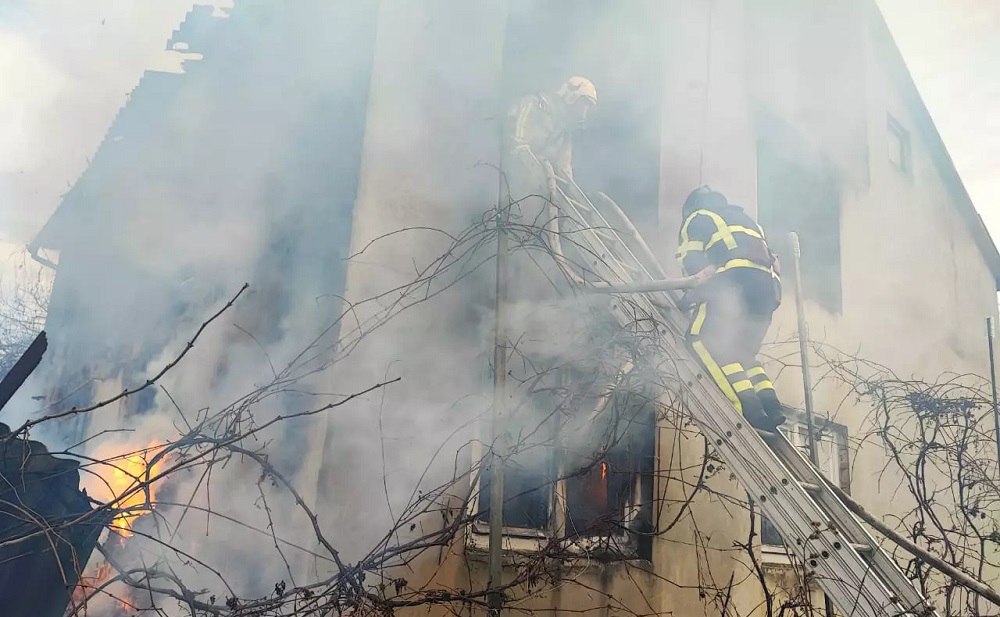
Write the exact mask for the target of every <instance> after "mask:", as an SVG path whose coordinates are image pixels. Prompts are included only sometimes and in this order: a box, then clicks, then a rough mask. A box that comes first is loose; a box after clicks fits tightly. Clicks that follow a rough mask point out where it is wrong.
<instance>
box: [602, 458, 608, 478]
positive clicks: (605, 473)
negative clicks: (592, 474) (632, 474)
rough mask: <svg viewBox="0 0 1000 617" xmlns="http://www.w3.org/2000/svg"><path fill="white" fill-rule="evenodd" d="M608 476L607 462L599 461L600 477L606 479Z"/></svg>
mask: <svg viewBox="0 0 1000 617" xmlns="http://www.w3.org/2000/svg"><path fill="white" fill-rule="evenodd" d="M607 478H608V462H607V461H601V479H602V480H607Z"/></svg>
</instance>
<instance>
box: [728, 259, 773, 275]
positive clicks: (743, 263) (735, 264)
mask: <svg viewBox="0 0 1000 617" xmlns="http://www.w3.org/2000/svg"><path fill="white" fill-rule="evenodd" d="M733 268H754V269H756V270H762V271H764V272H767V273H769V274H774V273H773V272H772V271H771V268H769V267H768V266H762V265H760V264H759V263H756V262H753V261H750V260H749V259H730V260H729V261H727V262H726V263H725V265H724V266H722V267H721V268H719V269H718V270H716V271H715V273H716V274H718V273H720V272H725V271H726V270H732V269H733Z"/></svg>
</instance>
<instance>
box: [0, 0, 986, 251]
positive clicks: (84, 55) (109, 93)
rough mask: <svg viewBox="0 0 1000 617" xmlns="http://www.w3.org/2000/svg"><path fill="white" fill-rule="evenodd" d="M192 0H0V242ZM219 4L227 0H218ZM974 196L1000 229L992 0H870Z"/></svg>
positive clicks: (55, 184) (118, 101)
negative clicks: (875, 3) (878, 9)
mask: <svg viewBox="0 0 1000 617" xmlns="http://www.w3.org/2000/svg"><path fill="white" fill-rule="evenodd" d="M192 4H193V2H192V0H87V1H86V2H80V1H79V0H4V1H3V3H0V75H2V76H3V77H2V85H0V143H2V144H3V148H0V252H3V249H4V246H5V245H6V246H7V247H8V248H10V247H11V246H13V247H15V248H16V247H17V246H23V244H24V243H26V242H27V241H28V240H30V239H31V238H32V237H33V236H34V235H35V234H36V233H37V232H38V230H39V229H40V228H41V226H42V225H43V224H44V223H45V221H46V220H47V219H48V217H49V216H50V215H51V214H52V212H53V211H54V210H55V208H56V207H57V206H58V204H59V198H60V196H61V195H62V194H63V193H64V192H65V191H66V190H68V189H69V187H70V186H71V185H72V184H73V182H74V181H75V179H76V178H77V177H79V175H80V174H81V173H82V172H83V170H84V169H85V168H86V166H87V161H88V157H90V156H92V155H93V153H94V152H95V151H96V149H97V147H98V145H99V144H100V140H101V138H102V137H103V135H104V133H105V131H106V130H107V128H108V126H109V125H110V123H111V122H112V120H113V119H114V115H115V113H116V112H117V110H118V109H119V108H120V107H121V106H122V105H123V104H124V103H125V101H126V95H127V93H128V92H129V91H130V90H131V89H132V88H133V87H134V86H135V85H136V83H137V82H138V80H139V77H140V76H141V75H142V72H143V71H144V70H146V69H160V70H180V68H179V67H180V60H182V59H183V57H184V55H185V54H183V53H182V52H178V51H168V50H166V49H165V45H164V43H165V41H166V40H167V38H169V36H170V33H171V31H172V30H173V29H174V28H176V27H177V26H178V24H179V23H180V22H181V21H182V20H183V18H184V15H185V13H186V12H187V11H188V10H189V9H190V8H191V6H192ZM214 4H216V5H217V6H228V5H230V4H231V1H228V2H227V1H226V0H218V1H216V2H214ZM878 4H879V6H880V7H881V9H882V11H883V13H884V14H885V16H886V19H887V21H888V22H889V26H890V28H891V30H892V32H893V35H894V37H895V38H896V41H897V44H898V45H899V47H900V49H901V50H902V53H903V56H904V58H905V59H906V61H907V65H908V66H909V68H910V71H911V73H912V74H913V76H914V79H915V81H916V83H917V87H918V88H919V90H920V92H921V94H922V96H923V98H924V101H925V103H926V104H927V107H928V108H929V110H930V112H931V115H932V116H933V118H934V121H935V123H936V125H937V127H938V130H939V131H940V133H941V135H942V137H943V138H944V141H945V143H946V144H947V146H948V149H949V152H950V153H951V156H952V158H953V160H954V161H955V164H956V166H957V168H958V170H959V173H960V174H961V176H962V178H963V180H964V182H965V185H966V187H967V188H968V190H969V193H970V195H971V196H972V199H973V201H974V203H976V205H977V207H978V209H979V211H980V213H981V214H982V216H983V219H984V220H985V221H986V224H987V227H988V228H989V229H990V231H991V233H992V235H993V237H994V238H1000V174H997V173H995V172H994V171H993V170H994V169H995V168H996V167H997V166H998V165H1000V71H997V70H996V69H995V66H996V65H997V63H998V61H1000V36H998V34H1000V0H878Z"/></svg>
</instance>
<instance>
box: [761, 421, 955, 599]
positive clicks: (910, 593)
mask: <svg viewBox="0 0 1000 617" xmlns="http://www.w3.org/2000/svg"><path fill="white" fill-rule="evenodd" d="M765 441H766V442H767V444H768V445H769V446H771V449H772V450H773V451H774V452H775V454H777V455H778V458H779V459H781V460H782V462H784V463H785V465H786V466H787V467H788V468H789V469H790V470H791V471H792V473H794V474H795V476H796V477H798V479H799V480H800V481H801V482H805V483H808V484H811V485H813V486H818V487H819V488H820V490H819V491H817V492H815V493H814V499H815V500H816V502H817V503H818V504H819V506H820V507H821V508H822V509H823V511H824V512H825V513H826V514H827V516H829V517H830V520H831V521H832V522H833V523H834V524H835V525H837V527H838V528H839V529H840V531H841V533H842V534H844V536H845V537H846V538H847V539H848V540H849V541H850V542H851V543H852V544H854V545H864V546H868V547H871V553H870V555H871V557H870V558H868V559H867V561H868V563H870V564H871V565H872V568H874V569H875V571H876V572H878V574H879V576H880V577H881V578H882V580H883V581H884V582H885V583H886V584H887V585H889V587H890V588H891V589H892V590H893V591H895V592H896V593H897V594H898V596H899V598H900V602H901V603H902V604H903V605H904V606H908V607H910V608H912V609H916V608H918V607H921V608H924V609H926V610H927V611H928V614H930V615H937V613H936V612H932V611H933V609H932V607H931V605H930V603H929V601H928V600H927V599H926V598H924V597H923V595H922V594H921V593H920V592H919V591H918V590H917V588H916V587H914V586H913V583H912V582H911V581H910V580H909V579H908V578H906V575H905V574H904V573H903V571H902V569H901V568H900V567H899V564H897V563H896V561H895V560H894V559H892V557H891V556H890V555H889V554H888V553H887V552H886V551H885V550H884V549H882V548H881V546H879V544H878V542H877V541H876V540H875V538H874V536H872V535H871V534H870V533H869V532H868V530H866V529H865V527H864V526H863V525H862V524H861V521H860V520H858V518H857V517H856V516H855V515H854V513H853V512H851V511H850V510H849V509H848V508H847V506H846V505H845V504H844V502H843V501H841V500H840V498H838V497H837V495H836V494H835V493H834V492H833V491H832V490H831V489H830V487H829V485H830V480H828V479H827V478H826V477H825V476H824V475H823V474H821V473H819V471H818V470H817V469H816V468H815V467H814V466H813V465H812V464H810V463H809V461H808V459H806V458H805V456H804V455H803V453H802V452H801V451H800V450H799V449H798V448H796V447H795V446H793V445H792V444H791V443H790V442H789V441H788V439H787V438H786V437H785V436H784V435H782V434H781V433H780V432H779V433H775V434H773V437H768V438H766V439H765ZM850 550H855V548H854V547H853V546H852V547H851V548H850Z"/></svg>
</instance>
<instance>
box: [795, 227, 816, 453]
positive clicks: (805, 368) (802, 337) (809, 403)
mask: <svg viewBox="0 0 1000 617" xmlns="http://www.w3.org/2000/svg"><path fill="white" fill-rule="evenodd" d="M788 240H789V242H790V243H791V245H792V261H793V270H794V271H795V317H796V321H797V322H798V326H799V356H800V357H801V359H802V389H803V392H804V394H805V407H806V432H807V443H808V445H809V461H810V462H811V463H812V464H813V465H817V466H818V464H819V458H818V457H817V456H816V435H815V426H814V424H813V397H812V377H810V374H809V325H808V324H807V323H806V315H805V307H804V306H803V305H802V264H801V259H802V248H801V247H800V246H799V235H798V234H797V233H795V232H794V231H793V232H790V233H789V234H788Z"/></svg>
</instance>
